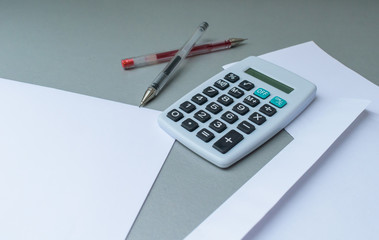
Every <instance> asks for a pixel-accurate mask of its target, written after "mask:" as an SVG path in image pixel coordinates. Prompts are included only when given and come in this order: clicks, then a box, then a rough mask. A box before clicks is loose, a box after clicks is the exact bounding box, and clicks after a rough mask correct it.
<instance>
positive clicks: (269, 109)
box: [259, 104, 276, 117]
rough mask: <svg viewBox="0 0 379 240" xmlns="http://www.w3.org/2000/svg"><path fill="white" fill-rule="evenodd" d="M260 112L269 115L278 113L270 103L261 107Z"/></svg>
mask: <svg viewBox="0 0 379 240" xmlns="http://www.w3.org/2000/svg"><path fill="white" fill-rule="evenodd" d="M259 111H260V112H263V113H264V114H266V115H267V116H269V117H271V116H272V115H274V114H275V113H276V109H275V108H274V107H273V106H270V105H268V104H265V105H263V106H262V107H261V108H260V109H259Z"/></svg>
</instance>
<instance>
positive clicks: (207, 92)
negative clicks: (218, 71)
mask: <svg viewBox="0 0 379 240" xmlns="http://www.w3.org/2000/svg"><path fill="white" fill-rule="evenodd" d="M203 93H204V94H205V95H207V96H208V97H214V96H216V95H217V94H218V91H217V89H216V88H214V87H207V88H206V89H204V90H203Z"/></svg>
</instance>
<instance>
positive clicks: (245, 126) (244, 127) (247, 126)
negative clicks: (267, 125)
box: [237, 121, 255, 134]
mask: <svg viewBox="0 0 379 240" xmlns="http://www.w3.org/2000/svg"><path fill="white" fill-rule="evenodd" d="M237 128H238V129H239V130H241V131H242V132H244V133H246V134H250V133H252V132H253V131H254V130H255V127H254V125H253V124H251V123H249V122H247V121H242V122H241V123H240V124H238V126H237Z"/></svg>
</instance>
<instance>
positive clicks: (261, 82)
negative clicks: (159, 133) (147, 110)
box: [158, 57, 316, 168]
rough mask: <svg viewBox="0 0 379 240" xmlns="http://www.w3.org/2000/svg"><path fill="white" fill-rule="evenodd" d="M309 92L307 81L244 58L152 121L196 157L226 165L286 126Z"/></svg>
mask: <svg viewBox="0 0 379 240" xmlns="http://www.w3.org/2000/svg"><path fill="white" fill-rule="evenodd" d="M315 95H316V86H315V85H314V84H313V83H311V82H309V81H308V80H306V79H304V78H302V77H300V76H298V75H296V74H295V73H292V72H290V71H288V70H286V69H284V68H282V67H279V66H277V65H275V64H273V63H270V62H267V61H265V60H263V59H261V58H258V57H248V58H245V59H244V60H242V61H240V62H238V63H236V64H234V65H233V66H231V67H229V68H227V69H225V70H223V71H221V72H220V73H218V74H216V75H214V76H213V77H211V78H209V79H208V80H206V81H205V82H204V83H202V84H200V85H199V86H198V87H196V88H195V89H193V90H192V91H190V92H189V93H187V94H186V95H184V96H183V97H182V98H180V99H179V100H178V101H176V102H175V103H174V104H172V105H171V106H170V107H168V108H167V109H166V110H165V111H163V112H162V113H161V114H160V115H159V117H158V123H159V125H160V127H161V128H162V129H163V130H165V131H166V132H167V133H168V134H169V135H171V136H172V137H174V138H175V139H177V140H178V141H179V142H181V143H182V144H184V145H185V146H186V147H188V148H189V149H191V150H192V151H193V152H195V153H197V154H198V155H200V156H201V157H202V158H204V159H206V160H208V161H209V162H211V163H213V164H214V165H216V166H218V167H220V168H227V167H229V166H231V165H233V164H234V163H236V162H237V161H239V160H240V159H242V158H243V157H244V156H246V155H247V154H249V153H251V152H252V151H254V150H255V149H257V148H258V147H259V146H261V145H262V144H263V143H265V142H266V141H267V140H269V139H270V138H271V137H273V136H274V135H275V134H276V133H278V132H279V131H280V130H281V129H283V128H284V127H286V126H287V125H288V124H289V123H290V122H291V121H292V120H293V119H294V118H296V116H298V115H299V114H300V113H301V112H302V111H303V110H304V109H305V108H306V107H307V106H308V105H309V104H310V103H311V102H312V100H313V99H314V98H315Z"/></svg>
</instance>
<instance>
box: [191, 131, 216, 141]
mask: <svg viewBox="0 0 379 240" xmlns="http://www.w3.org/2000/svg"><path fill="white" fill-rule="evenodd" d="M196 136H197V137H198V138H200V139H201V140H203V141H204V142H209V141H210V140H212V139H213V138H214V137H215V135H214V134H213V133H212V132H211V131H209V130H208V129H206V128H203V129H201V130H200V131H199V132H198V133H197V134H196Z"/></svg>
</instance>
